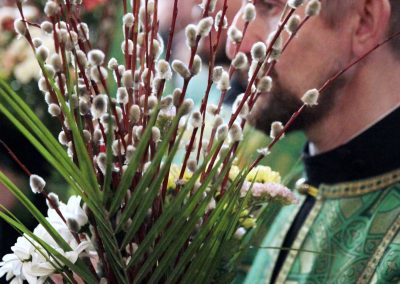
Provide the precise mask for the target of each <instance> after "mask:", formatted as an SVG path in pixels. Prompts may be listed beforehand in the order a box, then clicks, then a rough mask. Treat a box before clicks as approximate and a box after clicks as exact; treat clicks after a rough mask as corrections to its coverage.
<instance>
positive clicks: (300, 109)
mask: <svg viewBox="0 0 400 284" xmlns="http://www.w3.org/2000/svg"><path fill="white" fill-rule="evenodd" d="M399 36H400V31H399V32H396V33H394V34H393V35H391V36H389V37H388V38H386V39H385V40H384V41H382V42H380V43H378V44H376V45H375V46H374V47H373V48H371V49H370V50H368V51H367V52H365V53H364V54H363V55H362V56H360V57H359V58H357V59H356V60H354V61H353V62H351V63H350V64H349V65H347V66H346V67H345V68H343V69H342V70H340V71H339V72H337V73H336V74H335V75H333V76H332V77H331V78H329V79H328V80H327V81H326V82H325V83H324V84H323V85H322V86H321V87H320V88H319V89H318V91H319V93H320V94H322V93H323V92H324V91H326V90H327V89H328V88H329V87H330V86H331V85H332V84H333V82H335V81H336V80H337V79H338V78H339V77H340V76H342V75H343V74H344V73H345V72H346V71H348V70H349V69H350V68H351V67H353V66H354V65H356V64H358V63H359V62H360V61H362V60H364V59H365V58H367V57H368V55H370V54H371V53H372V52H374V51H375V50H377V49H378V48H379V47H381V46H383V45H385V44H387V43H388V42H390V41H391V40H393V39H395V38H397V37H399ZM305 108H306V105H305V104H303V105H302V106H301V107H300V108H299V109H298V110H297V111H296V112H295V113H293V115H292V116H291V118H290V119H289V121H288V122H287V123H286V124H285V126H284V128H283V129H282V131H281V132H280V133H279V134H278V135H277V136H276V137H275V138H274V139H273V140H272V141H271V142H270V144H269V145H268V146H267V149H268V151H271V149H272V147H274V145H275V144H276V143H277V142H278V141H279V139H280V138H281V137H282V136H283V135H284V134H285V133H286V132H287V130H288V129H289V128H290V126H292V125H293V123H294V122H295V121H296V119H297V118H298V116H299V115H300V114H301V113H302V112H303V111H304V109H305ZM264 157H265V155H259V156H258V158H257V159H256V160H255V161H254V162H253V163H252V164H251V166H250V169H252V168H254V167H255V166H257V165H258V163H259V162H260V161H261V160H262V159H263V158H264Z"/></svg>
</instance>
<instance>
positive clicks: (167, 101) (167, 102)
mask: <svg viewBox="0 0 400 284" xmlns="http://www.w3.org/2000/svg"><path fill="white" fill-rule="evenodd" d="M171 105H172V96H171V95H168V96H165V97H163V98H162V99H161V100H160V108H161V109H163V108H168V107H170V106H171Z"/></svg>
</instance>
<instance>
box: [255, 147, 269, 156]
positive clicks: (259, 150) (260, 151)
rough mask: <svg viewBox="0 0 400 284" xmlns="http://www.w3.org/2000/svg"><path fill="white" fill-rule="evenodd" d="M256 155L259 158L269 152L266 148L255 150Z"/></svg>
mask: <svg viewBox="0 0 400 284" xmlns="http://www.w3.org/2000/svg"><path fill="white" fill-rule="evenodd" d="M257 153H258V154H260V155H261V156H264V157H265V156H268V155H269V154H270V153H271V152H270V151H269V148H268V147H265V148H260V149H257Z"/></svg>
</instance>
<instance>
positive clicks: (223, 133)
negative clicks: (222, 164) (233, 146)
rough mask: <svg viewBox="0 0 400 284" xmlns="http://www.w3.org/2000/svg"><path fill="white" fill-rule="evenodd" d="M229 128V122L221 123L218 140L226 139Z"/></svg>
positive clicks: (218, 129)
mask: <svg viewBox="0 0 400 284" xmlns="http://www.w3.org/2000/svg"><path fill="white" fill-rule="evenodd" d="M228 130H229V128H228V125H227V124H223V125H220V126H219V127H218V128H217V140H218V141H223V140H225V139H226V137H227V136H228Z"/></svg>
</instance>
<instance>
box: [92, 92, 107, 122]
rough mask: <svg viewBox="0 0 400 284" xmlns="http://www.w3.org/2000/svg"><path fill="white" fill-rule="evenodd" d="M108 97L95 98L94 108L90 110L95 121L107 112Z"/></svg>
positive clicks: (98, 96) (99, 96)
mask: <svg viewBox="0 0 400 284" xmlns="http://www.w3.org/2000/svg"><path fill="white" fill-rule="evenodd" d="M107 105H108V97H107V95H102V94H100V95H97V96H95V97H94V99H93V102H92V106H91V108H90V110H91V113H92V116H93V118H94V119H98V118H100V117H101V116H102V115H103V114H105V113H106V112H107Z"/></svg>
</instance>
